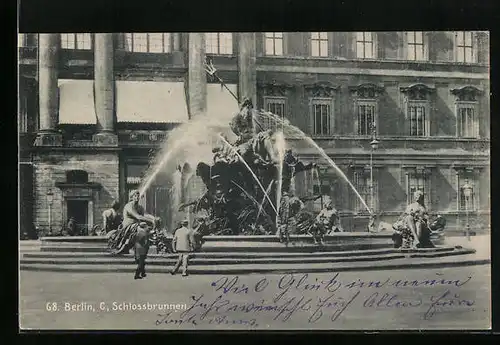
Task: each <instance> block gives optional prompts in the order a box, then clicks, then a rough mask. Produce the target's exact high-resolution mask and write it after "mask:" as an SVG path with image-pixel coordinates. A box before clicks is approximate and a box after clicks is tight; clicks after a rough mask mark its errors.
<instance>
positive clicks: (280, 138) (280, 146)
mask: <svg viewBox="0 0 500 345" xmlns="http://www.w3.org/2000/svg"><path fill="white" fill-rule="evenodd" d="M275 139H276V149H277V150H278V157H279V163H278V164H279V165H278V181H277V182H278V188H276V205H277V207H278V208H279V207H280V202H281V189H282V188H283V161H284V159H285V149H286V142H285V135H284V134H283V130H281V131H279V132H278V133H276V135H275ZM278 216H279V215H278V214H276V223H278Z"/></svg>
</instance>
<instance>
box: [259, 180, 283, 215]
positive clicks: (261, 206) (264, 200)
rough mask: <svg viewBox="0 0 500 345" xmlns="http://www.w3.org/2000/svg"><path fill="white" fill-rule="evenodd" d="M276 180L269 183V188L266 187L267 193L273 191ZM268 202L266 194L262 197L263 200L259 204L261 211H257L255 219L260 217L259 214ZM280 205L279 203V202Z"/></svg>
mask: <svg viewBox="0 0 500 345" xmlns="http://www.w3.org/2000/svg"><path fill="white" fill-rule="evenodd" d="M274 182H275V181H274V180H272V181H271V182H270V183H269V186H267V189H266V195H269V192H270V191H271V187H272V186H273V184H274ZM265 202H266V196H264V197H263V198H262V201H261V203H260V204H259V212H257V217H255V219H259V216H260V214H261V213H262V208H263V207H264V203H265ZM278 205H279V204H278Z"/></svg>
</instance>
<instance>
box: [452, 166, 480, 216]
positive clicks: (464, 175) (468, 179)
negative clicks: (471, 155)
mask: <svg viewBox="0 0 500 345" xmlns="http://www.w3.org/2000/svg"><path fill="white" fill-rule="evenodd" d="M457 182H458V186H457V187H458V188H457V189H458V209H459V210H462V211H466V210H467V211H476V210H477V209H478V205H477V201H478V195H477V191H478V183H477V180H476V178H475V175H474V172H473V171H470V170H467V169H463V170H460V171H459V172H458V179H457ZM465 184H467V185H469V186H470V188H471V193H470V197H469V198H466V197H465V191H464V185H465Z"/></svg>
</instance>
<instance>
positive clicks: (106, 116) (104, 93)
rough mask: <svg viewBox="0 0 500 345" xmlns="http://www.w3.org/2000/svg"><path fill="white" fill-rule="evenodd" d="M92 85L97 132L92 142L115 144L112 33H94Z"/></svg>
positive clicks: (116, 143) (116, 142) (107, 144)
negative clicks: (93, 88)
mask: <svg viewBox="0 0 500 345" xmlns="http://www.w3.org/2000/svg"><path fill="white" fill-rule="evenodd" d="M94 87H95V111H96V117H97V133H96V134H95V135H94V138H93V139H94V142H96V143H97V144H100V145H106V146H110V145H111V146H116V145H118V139H117V136H116V134H115V116H114V115H115V114H114V113H115V111H114V102H115V92H114V72H113V34H112V33H105V34H95V35H94Z"/></svg>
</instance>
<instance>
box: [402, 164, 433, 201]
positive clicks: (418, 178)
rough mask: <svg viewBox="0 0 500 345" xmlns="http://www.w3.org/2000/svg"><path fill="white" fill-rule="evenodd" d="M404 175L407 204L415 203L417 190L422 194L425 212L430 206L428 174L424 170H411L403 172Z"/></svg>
mask: <svg viewBox="0 0 500 345" xmlns="http://www.w3.org/2000/svg"><path fill="white" fill-rule="evenodd" d="M405 174H406V193H407V203H408V204H410V203H413V202H415V201H416V200H415V192H416V191H417V190H419V191H421V192H422V193H424V204H425V207H426V208H427V210H430V206H431V198H430V192H431V186H430V177H431V175H430V172H429V170H428V169H426V168H412V169H409V170H407V171H406V172H405Z"/></svg>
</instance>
